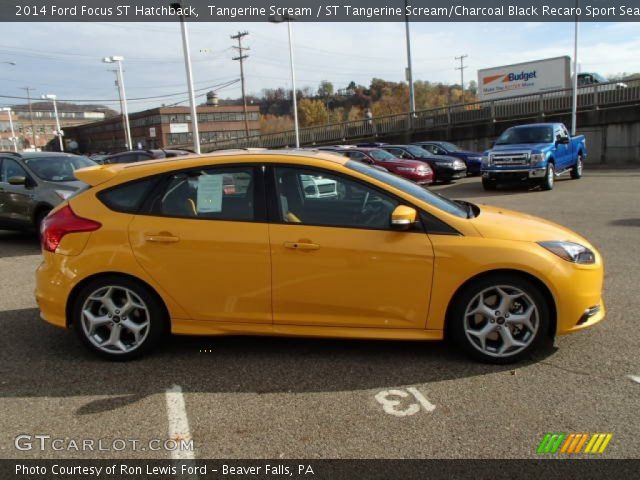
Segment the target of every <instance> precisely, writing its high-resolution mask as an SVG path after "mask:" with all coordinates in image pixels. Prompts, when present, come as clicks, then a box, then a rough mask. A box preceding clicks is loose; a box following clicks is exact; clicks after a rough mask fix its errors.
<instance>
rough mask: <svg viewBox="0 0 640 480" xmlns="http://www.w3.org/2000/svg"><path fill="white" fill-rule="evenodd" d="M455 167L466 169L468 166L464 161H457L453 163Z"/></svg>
mask: <svg viewBox="0 0 640 480" xmlns="http://www.w3.org/2000/svg"><path fill="white" fill-rule="evenodd" d="M453 166H454V167H458V168H462V167H466V166H467V165H466V164H465V163H464V162H463V161H462V160H455V161H454V162H453Z"/></svg>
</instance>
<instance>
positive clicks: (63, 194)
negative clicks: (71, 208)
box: [56, 190, 76, 200]
mask: <svg viewBox="0 0 640 480" xmlns="http://www.w3.org/2000/svg"><path fill="white" fill-rule="evenodd" d="M74 193H76V192H73V191H71V190H56V195H58V196H59V197H60V198H61V199H62V200H69V198H70V197H71V196H72V195H73V194H74Z"/></svg>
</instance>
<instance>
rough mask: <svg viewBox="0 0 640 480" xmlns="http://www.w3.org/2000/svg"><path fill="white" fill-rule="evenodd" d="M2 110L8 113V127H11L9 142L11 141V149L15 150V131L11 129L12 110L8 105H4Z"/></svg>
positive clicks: (16, 147) (16, 146) (16, 148)
mask: <svg viewBox="0 0 640 480" xmlns="http://www.w3.org/2000/svg"><path fill="white" fill-rule="evenodd" d="M2 111H3V112H7V113H8V114H9V127H10V128H11V143H13V149H14V150H15V151H16V152H17V151H18V142H17V141H16V133H15V131H14V130H13V117H12V116H11V114H12V113H13V112H12V111H11V108H10V107H4V108H3V109H2Z"/></svg>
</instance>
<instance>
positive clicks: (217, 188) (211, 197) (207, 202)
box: [197, 175, 223, 213]
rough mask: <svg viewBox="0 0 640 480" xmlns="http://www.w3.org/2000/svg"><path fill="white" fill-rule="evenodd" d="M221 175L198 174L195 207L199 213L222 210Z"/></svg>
mask: <svg viewBox="0 0 640 480" xmlns="http://www.w3.org/2000/svg"><path fill="white" fill-rule="evenodd" d="M222 192H223V190H222V175H200V177H199V178H198V196H197V208H198V212H201V213H220V212H221V211H222Z"/></svg>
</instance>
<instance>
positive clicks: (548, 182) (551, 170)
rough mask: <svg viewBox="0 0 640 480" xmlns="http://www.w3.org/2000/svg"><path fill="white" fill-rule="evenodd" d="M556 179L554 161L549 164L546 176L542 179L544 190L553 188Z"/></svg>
mask: <svg viewBox="0 0 640 480" xmlns="http://www.w3.org/2000/svg"><path fill="white" fill-rule="evenodd" d="M555 181H556V169H555V166H554V165H553V163H549V165H547V170H546V171H545V174H544V178H543V179H542V190H553V185H554V183H555Z"/></svg>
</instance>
